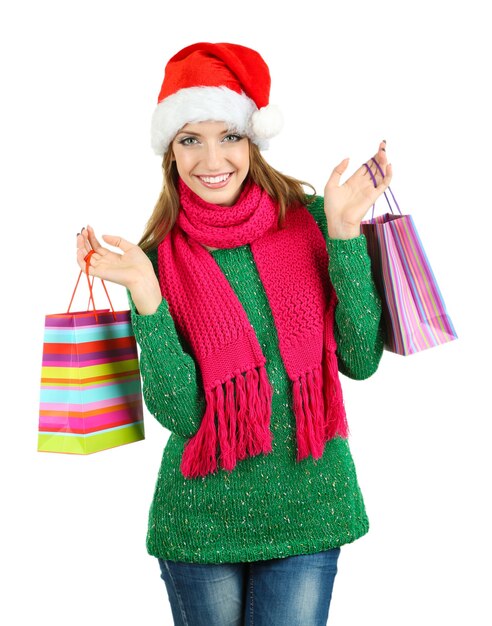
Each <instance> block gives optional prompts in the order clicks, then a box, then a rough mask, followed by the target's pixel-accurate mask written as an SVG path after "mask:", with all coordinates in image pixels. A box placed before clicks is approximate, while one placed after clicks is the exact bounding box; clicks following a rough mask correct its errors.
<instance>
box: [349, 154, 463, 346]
mask: <svg viewBox="0 0 492 626" xmlns="http://www.w3.org/2000/svg"><path fill="white" fill-rule="evenodd" d="M366 167H367V165H366ZM367 169H368V171H369V172H370V169H369V167H367ZM370 173H371V172H370ZM381 173H382V172H381ZM371 176H372V173H371ZM373 181H374V182H375V180H374V178H373ZM388 191H389V192H390V194H391V197H392V199H393V201H394V204H395V206H396V208H397V210H398V213H399V214H395V213H394V212H393V207H392V204H391V202H390V200H389V198H388V195H387V194H386V192H385V194H384V195H385V197H386V201H387V202H388V205H389V207H390V211H391V213H386V214H384V215H380V216H377V217H374V206H373V214H372V218H371V219H370V220H367V221H363V222H362V223H361V232H362V234H364V235H365V237H366V239H367V249H368V253H369V256H370V257H371V263H372V269H373V274H374V279H375V282H376V285H377V287H378V289H379V293H380V294H381V298H382V301H383V314H384V319H385V323H386V345H385V348H386V349H387V350H389V351H391V352H396V353H397V354H402V355H408V354H414V353H415V352H420V351H421V350H425V349H427V348H432V347H434V346H438V345H441V344H443V343H446V342H448V341H452V340H453V339H456V338H457V335H456V331H455V329H454V326H453V323H452V321H451V318H450V317H449V315H448V313H447V310H446V306H445V304H444V300H443V297H442V295H441V292H440V290H439V287H438V284H437V281H436V278H435V276H434V273H433V271H432V269H431V266H430V263H429V260H428V258H427V255H426V253H425V251H424V247H423V245H422V242H421V240H420V237H419V235H418V233H417V229H416V227H415V224H414V221H413V219H412V216H411V215H402V213H401V210H400V207H399V206H398V203H397V202H396V199H395V197H394V195H393V192H392V191H391V189H390V188H389V187H388Z"/></svg>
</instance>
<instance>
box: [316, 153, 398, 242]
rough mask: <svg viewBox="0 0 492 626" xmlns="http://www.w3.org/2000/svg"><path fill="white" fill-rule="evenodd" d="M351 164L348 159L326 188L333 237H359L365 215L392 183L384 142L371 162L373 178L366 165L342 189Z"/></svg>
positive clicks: (338, 166) (326, 201) (334, 173)
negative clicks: (346, 171) (342, 179)
mask: <svg viewBox="0 0 492 626" xmlns="http://www.w3.org/2000/svg"><path fill="white" fill-rule="evenodd" d="M348 162H349V160H348V159H344V160H343V161H342V162H341V163H340V164H339V165H337V167H335V169H334V170H333V172H332V174H331V176H330V178H329V180H328V182H327V183H326V186H325V196H324V198H325V212H326V218H327V221H328V232H329V234H330V237H338V236H341V237H342V238H345V236H347V237H350V236H356V235H358V234H359V229H360V222H361V221H362V219H363V218H364V215H365V214H366V213H367V211H368V209H369V208H370V207H371V206H372V205H373V204H374V202H376V200H377V198H378V197H379V196H380V195H381V194H382V193H383V191H385V190H386V189H387V187H388V185H389V184H390V182H391V176H392V168H391V165H389V164H388V159H387V156H386V142H384V141H382V142H381V143H380V145H379V150H378V152H377V153H376V154H375V155H374V157H372V159H369V160H368V162H367V166H369V167H370V169H371V172H372V175H373V176H371V175H370V174H369V172H368V169H367V167H366V165H362V166H361V167H359V169H358V170H357V171H356V172H354V174H352V176H350V178H348V179H347V180H346V181H345V182H344V183H343V185H340V178H341V176H342V174H343V173H344V172H345V170H346V169H347V166H348ZM378 165H379V167H378ZM380 170H381V171H380ZM381 172H382V173H381ZM383 175H384V176H383ZM373 177H374V179H375V180H376V184H377V186H376V187H375V186H374V181H373Z"/></svg>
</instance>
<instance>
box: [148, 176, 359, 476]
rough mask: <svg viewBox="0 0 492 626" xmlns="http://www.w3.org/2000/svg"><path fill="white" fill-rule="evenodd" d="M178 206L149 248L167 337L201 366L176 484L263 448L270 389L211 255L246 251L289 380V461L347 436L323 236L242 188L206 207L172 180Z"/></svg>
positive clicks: (255, 189)
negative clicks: (153, 251) (292, 451)
mask: <svg viewBox="0 0 492 626" xmlns="http://www.w3.org/2000/svg"><path fill="white" fill-rule="evenodd" d="M179 194H180V200H181V210H180V212H179V215H178V219H177V221H176V224H175V225H174V227H173V228H172V230H171V231H170V232H169V233H168V235H167V236H166V237H165V238H164V240H163V241H162V243H161V244H160V245H159V250H158V263H159V280H160V285H161V291H162V295H163V297H164V298H165V299H166V300H167V302H168V304H169V310H170V312H171V316H172V317H173V319H174V322H175V325H176V328H177V330H178V332H179V333H180V334H181V335H182V336H183V337H184V339H185V340H186V341H187V342H188V345H189V346H190V347H191V350H192V352H193V354H194V356H195V358H196V360H197V362H198V365H199V366H200V369H201V374H202V381H203V388H204V391H205V400H206V408H205V413H204V415H203V418H202V421H201V424H200V427H199V429H198V431H197V432H196V433H195V435H193V437H191V438H190V439H189V440H188V441H187V442H186V444H185V447H184V452H183V457H182V461H181V471H182V473H183V475H184V476H185V477H187V478H195V477H197V476H206V475H207V474H209V473H211V472H215V471H216V469H217V460H218V457H219V458H220V465H221V467H222V468H223V469H225V470H228V471H231V470H233V469H234V467H235V466H236V463H237V461H241V460H243V459H245V458H246V457H248V456H255V455H258V454H261V453H263V454H267V453H269V452H271V451H272V434H271V431H270V416H271V402H272V388H271V385H270V382H269V380H268V376H267V372H266V368H265V363H266V359H265V357H264V355H263V353H262V350H261V347H260V345H259V343H258V339H257V338H256V334H255V331H254V329H253V327H252V325H251V323H250V322H249V320H248V318H247V316H246V313H245V311H244V309H243V306H242V305H241V303H240V301H239V299H238V298H237V296H236V294H235V293H234V291H233V290H232V287H231V286H230V284H229V282H228V281H227V279H226V277H225V276H224V274H223V273H222V271H221V270H220V268H219V266H218V265H217V263H216V261H215V259H214V258H213V256H212V255H211V254H210V252H209V251H207V250H206V249H205V248H204V247H203V245H202V244H205V245H207V246H210V247H215V248H234V247H237V246H243V245H246V244H250V245H251V252H252V254H253V258H254V260H255V263H256V266H257V269H258V273H259V276H260V279H261V282H262V284H263V287H264V289H265V293H266V296H267V298H268V302H269V305H270V308H271V311H272V315H273V319H274V322H275V326H276V329H277V334H278V341H279V348H280V353H281V356H282V360H283V363H284V365H285V369H286V371H287V374H288V376H289V378H290V380H291V381H292V383H293V385H292V391H293V408H294V414H295V419H296V441H297V461H300V460H301V459H304V458H306V457H307V456H308V455H312V457H313V458H319V457H321V456H322V454H323V450H324V446H325V443H326V441H328V440H330V439H332V438H333V437H335V436H336V435H340V436H342V437H347V434H348V433H347V422H346V419H345V410H344V405H343V399H342V390H341V386H340V381H339V378H338V363H337V357H336V354H335V350H336V343H335V337H334V333H333V327H334V312H335V306H336V302H337V299H336V294H335V291H334V289H333V287H332V286H331V283H330V280H329V277H328V254H327V251H326V243H325V241H324V238H323V235H322V233H321V231H320V229H319V227H318V225H317V224H316V222H315V220H314V218H313V217H312V215H311V214H310V213H309V211H308V210H307V209H306V207H304V206H300V205H298V206H291V207H289V209H288V210H287V214H286V220H285V224H284V226H283V227H282V228H281V229H279V228H278V227H277V219H278V206H277V204H276V203H275V202H274V201H273V200H272V199H271V198H270V196H269V195H268V194H267V193H266V191H263V190H262V189H261V188H260V187H259V186H258V185H256V184H254V183H252V182H248V183H247V184H246V185H245V188H244V189H243V191H242V193H241V195H240V197H239V199H238V201H237V202H236V204H234V205H233V206H230V207H228V206H218V205H215V204H209V203H208V202H205V201H204V200H202V199H201V198H200V197H199V196H198V195H196V194H195V193H194V192H193V191H191V189H190V188H189V187H187V186H186V185H185V184H184V182H183V181H182V180H181V179H180V180H179Z"/></svg>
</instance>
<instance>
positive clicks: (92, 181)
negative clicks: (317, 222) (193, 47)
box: [0, 0, 492, 626]
mask: <svg viewBox="0 0 492 626" xmlns="http://www.w3.org/2000/svg"><path fill="white" fill-rule="evenodd" d="M321 4H322V3H319V2H314V0H304V1H302V2H296V3H293V2H289V1H287V0H284V1H283V2H282V3H275V5H274V3H268V2H265V1H264V0H262V1H261V2H260V1H258V0H250V1H249V2H247V3H241V4H240V3H231V2H222V1H214V0H209V1H208V2H198V1H196V0H187V1H186V2H157V1H150V0H141V1H140V2H138V3H137V2H128V1H125V0H119V1H115V0H111V1H108V0H106V1H105V0H98V1H97V2H96V1H95V0H86V1H85V2H73V1H67V0H65V1H61V0H60V1H55V0H44V1H43V2H34V1H33V0H29V1H28V0H16V2H15V3H14V2H10V3H5V4H4V5H2V6H3V8H2V11H1V15H0V58H1V90H2V94H3V95H2V97H1V100H0V107H1V115H0V131H1V138H0V150H1V157H0V158H1V162H0V180H1V189H0V193H1V216H2V217H1V224H2V247H1V252H0V255H1V256H0V258H1V266H2V292H3V294H2V307H1V315H2V331H3V340H2V348H3V350H2V359H1V363H2V376H1V381H2V399H3V403H2V411H1V417H2V422H3V428H2V433H3V437H2V443H1V453H0V460H1V464H2V467H1V476H2V496H1V506H2V515H1V524H2V530H1V533H0V540H1V546H0V555H1V556H0V567H1V575H2V579H3V580H2V582H1V587H2V592H3V594H2V595H3V596H4V599H3V600H2V604H1V608H0V611H1V612H5V616H0V619H1V621H2V623H3V624H8V625H9V626H10V625H12V626H14V625H20V624H33V623H36V624H40V625H47V624H50V625H52V626H58V625H66V624H70V625H73V626H79V625H84V626H85V625H87V624H92V625H94V626H99V625H103V624H118V625H121V626H123V625H126V624H132V625H133V624H146V625H148V626H152V625H155V626H157V625H162V624H171V623H172V620H171V616H170V615H171V614H170V609H169V606H168V601H167V595H166V591H165V586H164V583H163V582H162V581H161V580H160V578H159V571H158V565H157V561H156V560H155V559H153V558H152V557H150V556H148V555H147V553H146V550H145V533H146V524H147V512H148V507H149V505H150V500H151V497H152V492H153V488H154V482H155V478H156V476H157V470H158V466H159V463H160V457H161V452H162V449H163V446H164V444H165V442H166V440H167V437H168V432H167V431H166V430H164V429H163V428H162V427H161V426H160V425H159V424H158V423H157V422H155V420H153V418H152V417H151V416H150V415H149V414H148V413H147V414H146V436H147V438H146V440H145V441H144V442H140V443H137V444H132V445H129V446H124V447H121V448H118V449H115V450H111V451H105V452H102V453H99V454H95V455H92V456H89V457H76V456H68V455H67V456H65V455H54V454H41V453H38V452H36V444H37V441H36V436H37V411H38V400H39V376H40V364H41V349H42V336H43V323H44V315H45V314H46V313H54V312H61V311H63V310H64V309H66V307H67V305H68V300H69V297H70V295H71V291H72V286H73V284H74V282H75V279H76V275H77V271H78V268H77V267H76V265H75V234H76V232H77V231H79V230H80V228H81V227H82V226H83V225H85V224H87V223H90V224H92V225H93V226H94V227H95V228H96V232H97V233H99V234H101V233H104V232H106V233H112V234H119V235H122V236H124V237H126V238H127V239H130V240H133V241H136V240H138V238H139V237H140V235H141V233H142V230H143V228H144V224H145V221H146V219H147V218H148V217H149V215H150V213H151V210H152V208H153V205H154V203H155V200H156V199H157V196H158V193H159V189H160V185H161V168H160V159H159V158H158V157H155V156H154V155H153V153H152V151H151V149H150V144H149V125H150V118H151V114H152V111H153V109H154V106H155V104H156V98H157V94H158V92H159V89H160V85H161V81H162V76H163V70H164V65H165V62H166V61H167V59H168V58H169V57H170V56H171V55H172V54H174V53H175V52H176V51H177V50H179V49H180V48H182V47H184V46H185V45H188V44H190V43H194V42H196V41H231V42H235V43H240V44H243V45H247V46H250V47H253V48H255V49H258V50H259V51H260V52H261V54H262V55H263V56H264V58H265V59H266V61H267V62H268V64H269V66H270V69H271V73H272V78H273V85H272V94H271V102H274V103H277V104H279V105H280V106H281V107H282V109H283V111H284V115H285V120H286V121H285V128H284V130H283V132H282V134H281V135H280V136H279V137H278V138H276V139H274V140H273V141H272V147H271V149H270V150H269V151H268V152H266V153H265V156H266V157H267V158H268V160H269V161H270V163H271V164H272V165H273V166H274V167H277V168H278V169H280V170H282V171H284V172H285V173H288V174H292V175H294V176H297V177H298V178H301V179H305V180H308V181H310V182H312V183H313V184H314V185H315V187H316V189H317V191H318V193H322V191H323V187H324V184H325V181H326V179H327V178H328V176H329V174H330V172H331V170H332V168H333V167H334V166H335V165H336V164H337V163H338V162H339V161H341V159H342V158H344V157H346V156H350V157H351V164H350V167H349V171H350V172H352V171H354V169H355V168H356V167H358V166H359V165H360V164H361V163H362V162H364V161H365V160H366V159H367V158H368V157H370V156H371V155H372V154H373V153H374V152H375V150H376V148H377V145H378V142H379V141H380V140H381V139H386V140H387V142H388V155H389V157H390V160H391V161H392V163H393V167H394V179H393V184H392V188H393V191H394V192H395V194H396V196H397V198H398V200H399V202H400V204H401V205H402V208H403V210H404V211H405V212H411V213H412V214H413V216H414V219H415V222H416V224H417V227H418V229H419V231H420V235H421V237H422V240H423V242H424V245H425V247H426V250H427V253H428V256H429V259H430V261H431V263H432V266H433V269H434V271H435V274H436V276H437V278H438V281H439V285H440V287H441V290H442V293H443V295H444V297H445V300H446V304H447V307H448V310H449V312H450V314H451V317H452V320H453V322H454V324H455V326H456V329H457V331H458V334H459V340H458V341H454V342H452V343H449V344H446V345H444V346H441V347H439V348H435V349H432V350H428V351H426V352H423V353H420V354H417V355H413V356H411V357H401V356H396V355H393V354H390V353H385V355H384V357H383V361H382V363H381V366H380V368H379V370H378V372H377V373H376V374H375V375H374V376H373V377H372V378H370V379H369V380H367V381H364V382H353V381H349V380H347V379H343V385H344V390H345V398H346V404H347V408H348V414H349V420H350V425H351V431H352V438H351V446H352V452H353V455H354V459H355V462H356V466H357V469H358V475H359V480H360V485H361V488H362V491H363V493H364V497H365V501H366V505H367V510H368V513H369V516H370V520H371V530H370V532H369V534H368V535H366V536H365V537H364V538H362V539H360V540H359V541H357V542H355V543H354V544H352V545H348V546H345V547H344V548H342V553H341V557H340V561H339V574H338V577H337V579H336V583H335V590H334V596H333V601H332V608H331V617H330V624H331V626H354V625H363V624H364V625H365V624H368V625H370V626H372V625H374V626H376V625H377V626H395V625H399V626H406V625H414V624H422V625H424V626H430V625H432V626H434V625H440V624H446V625H447V626H450V625H458V624H460V625H461V624H467V625H468V624H470V625H473V626H482V625H484V626H485V625H490V624H491V623H492V613H491V608H490V600H488V599H487V598H488V597H489V592H490V582H491V581H490V558H491V550H490V548H491V542H490V530H491V522H492V520H491V515H490V512H489V508H488V505H489V502H490V475H491V474H490V471H491V467H490V461H489V459H490V447H491V439H490V435H491V429H490V418H491V402H490V393H489V390H490V380H489V378H490V360H489V358H490V350H491V345H490V340H489V335H490V330H489V326H490V322H489V319H490V314H489V310H490V309H489V306H488V305H487V302H486V298H488V300H487V301H490V296H489V295H488V289H489V285H490V279H489V272H486V268H489V267H490V261H489V257H488V255H487V256H486V246H487V244H488V242H489V239H490V234H489V231H490V226H491V223H490V183H489V180H490V179H489V171H490V165H491V164H490V142H491V139H492V137H491V132H490V131H491V128H490V111H491V104H492V103H491V101H490V98H489V95H488V93H487V86H490V58H491V50H490V47H489V43H488V42H489V41H490V29H489V28H488V26H487V24H489V20H488V18H486V16H485V13H484V7H485V4H486V3H483V2H478V0H477V1H475V0H471V1H468V2H466V3H464V2H459V3H458V2H455V1H453V0H448V1H446V2H444V1H443V2H438V1H434V2H433V1H432V0H427V1H426V2H424V1H422V0H413V1H412V2H406V1H405V2H402V1H395V0H393V1H392V2H389V1H387V0H379V1H378V2H363V1H362V0H360V1H355V0H352V1H350V0H348V1H347V0H345V1H340V2H338V3H332V2H325V3H323V6H324V14H321V13H320V12H319V9H320V6H321ZM378 206H379V207H380V209H381V211H384V210H385V207H384V203H381V204H380V205H378ZM112 287H113V288H112V289H111V293H112V295H113V298H114V300H115V301H116V304H118V306H120V307H122V308H126V296H125V293H124V290H123V289H122V288H120V287H116V286H114V285H113V286H112ZM307 626H308V625H307Z"/></svg>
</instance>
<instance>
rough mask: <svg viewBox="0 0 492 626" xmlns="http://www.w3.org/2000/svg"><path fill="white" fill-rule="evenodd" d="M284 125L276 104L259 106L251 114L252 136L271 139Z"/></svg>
mask: <svg viewBox="0 0 492 626" xmlns="http://www.w3.org/2000/svg"><path fill="white" fill-rule="evenodd" d="M283 125H284V118H283V115H282V112H281V111H280V108H279V107H278V106H277V105H276V104H268V105H267V106H265V107H261V109H258V110H257V111H255V112H254V113H253V115H252V116H251V128H252V131H253V133H252V134H253V136H254V137H257V138H258V139H271V138H272V137H275V135H278V133H279V132H280V131H281V130H282V127H283Z"/></svg>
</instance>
